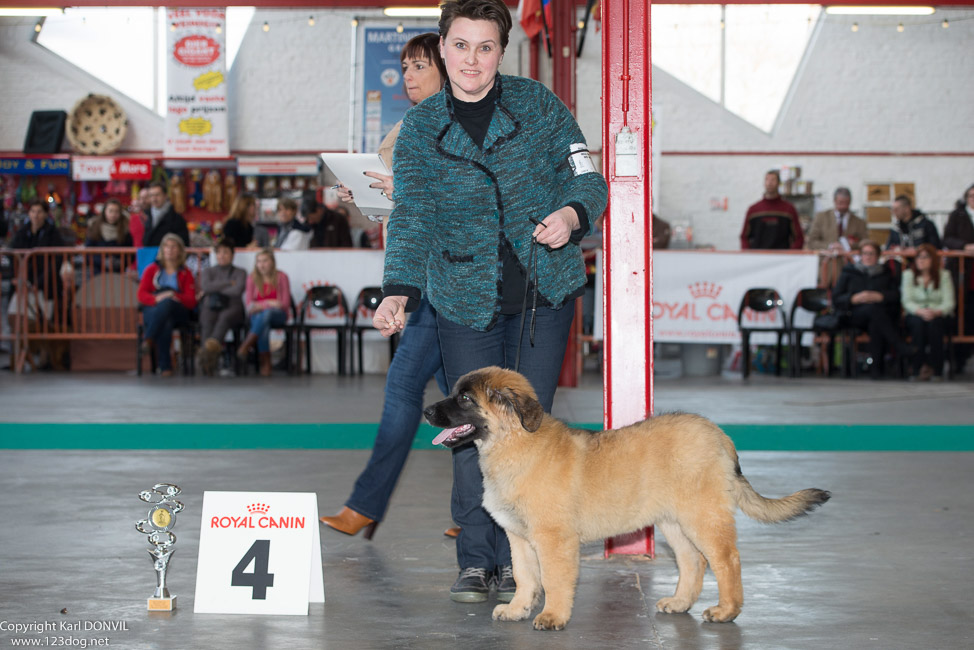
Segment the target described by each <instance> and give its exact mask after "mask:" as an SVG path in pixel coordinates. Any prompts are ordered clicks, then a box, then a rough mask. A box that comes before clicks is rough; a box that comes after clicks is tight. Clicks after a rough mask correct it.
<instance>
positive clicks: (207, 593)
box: [193, 492, 325, 616]
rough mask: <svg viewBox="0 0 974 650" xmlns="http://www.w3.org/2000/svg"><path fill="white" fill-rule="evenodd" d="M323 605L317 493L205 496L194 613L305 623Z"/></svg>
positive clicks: (229, 493)
mask: <svg viewBox="0 0 974 650" xmlns="http://www.w3.org/2000/svg"><path fill="white" fill-rule="evenodd" d="M323 602H325V586H324V580H323V576H322V563H321V538H320V536H319V531H318V500H317V497H316V496H315V495H314V494H313V493H310V492H308V493H298V492H204V493H203V508H202V521H201V526H200V550H199V563H198V564H197V571H196V600H195V603H194V607H193V611H194V612H195V613H197V614H200V613H203V614H293V615H300V616H306V615H307V614H308V603H323Z"/></svg>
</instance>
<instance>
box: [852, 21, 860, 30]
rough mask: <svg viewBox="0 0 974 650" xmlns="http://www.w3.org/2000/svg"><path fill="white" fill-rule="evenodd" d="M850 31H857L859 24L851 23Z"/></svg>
mask: <svg viewBox="0 0 974 650" xmlns="http://www.w3.org/2000/svg"><path fill="white" fill-rule="evenodd" d="M852 31H854V32H858V31H859V23H852Z"/></svg>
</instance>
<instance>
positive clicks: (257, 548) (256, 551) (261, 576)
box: [230, 539, 274, 600]
mask: <svg viewBox="0 0 974 650" xmlns="http://www.w3.org/2000/svg"><path fill="white" fill-rule="evenodd" d="M270 552H271V540H269V539H258V540H257V541H255V542H254V543H253V545H252V546H251V547H250V550H249V551H247V553H246V554H244V556H243V557H242V558H240V561H239V562H238V563H237V566H236V567H235V568H234V570H233V578H232V579H231V580H230V586H231V587H252V588H253V590H254V592H253V595H252V596H251V598H252V599H253V600H266V599H267V588H268V587H273V586H274V574H273V573H268V572H267V556H268V555H270ZM251 562H252V563H253V564H254V570H253V572H251V573H247V567H249V566H250V564H251Z"/></svg>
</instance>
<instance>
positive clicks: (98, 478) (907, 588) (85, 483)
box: [0, 373, 974, 650]
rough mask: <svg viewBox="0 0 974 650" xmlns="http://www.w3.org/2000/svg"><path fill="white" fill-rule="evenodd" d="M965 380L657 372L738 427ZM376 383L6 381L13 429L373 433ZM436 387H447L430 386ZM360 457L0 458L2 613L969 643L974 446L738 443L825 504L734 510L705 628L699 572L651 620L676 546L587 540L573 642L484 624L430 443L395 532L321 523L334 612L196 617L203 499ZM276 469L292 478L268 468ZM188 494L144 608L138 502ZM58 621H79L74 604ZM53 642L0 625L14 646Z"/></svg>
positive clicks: (183, 641) (374, 634) (839, 419)
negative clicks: (317, 428) (158, 587)
mask: <svg viewBox="0 0 974 650" xmlns="http://www.w3.org/2000/svg"><path fill="white" fill-rule="evenodd" d="M972 389H974V382H971V381H970V380H969V378H968V377H965V378H964V380H962V381H960V382H957V383H951V384H940V385H933V384H928V385H915V384H906V383H899V382H878V383H877V382H870V381H865V380H862V381H846V380H838V379H830V380H825V379H815V378H808V379H802V380H775V379H774V378H770V377H755V378H754V379H752V380H751V381H750V382H749V384H744V383H743V382H741V381H740V380H738V379H736V378H729V377H728V378H723V377H714V378H707V379H676V378H665V377H661V378H660V379H659V381H658V383H657V390H656V405H657V408H658V409H660V410H667V411H668V410H687V411H694V412H700V413H702V414H704V415H707V416H709V417H712V418H714V419H716V420H718V421H720V422H725V423H747V422H753V423H788V422H818V423H832V422H834V423H850V424H855V423H884V422H885V423H904V422H905V423H923V424H970V423H971V422H972V421H974V418H972V417H971V413H972V407H971V397H972ZM381 393H382V380H381V378H379V377H373V376H367V377H352V378H336V377H318V376H316V377H310V378H308V377H300V378H287V377H283V376H281V377H275V378H274V379H273V380H272V381H263V380H259V379H258V378H254V377H251V378H241V379H212V380H204V379H203V378H199V377H197V378H185V379H184V378H177V379H174V380H168V381H167V380H161V379H158V378H153V377H145V378H142V379H136V378H134V377H125V376H119V375H109V374H105V375H95V374H92V375H85V376H77V375H57V374H36V375H25V376H22V377H14V376H12V375H10V374H9V373H0V426H3V424H2V422H4V421H6V422H52V423H57V422H90V421H95V422H109V421H114V422H126V421H128V422H151V421H156V422H158V421H162V422H186V421H196V420H203V421H233V422H261V421H269V422H286V421H291V422H321V421H337V422H355V421H359V422H371V421H375V420H376V419H377V417H378V416H377V414H378V405H379V404H380V402H381ZM430 394H431V395H432V394H433V393H430ZM554 412H555V414H556V415H558V416H559V417H562V418H563V419H567V420H572V421H596V420H599V419H601V392H600V385H599V379H598V376H597V375H594V374H589V375H586V377H585V378H584V381H583V386H582V387H581V388H578V389H562V390H560V391H559V394H558V396H557V398H556V405H555V409H554ZM367 458H368V452H366V451H346V450H340V451H335V450H295V451H247V450H239V451H170V452H144V451H143V452H139V451H70V450H58V451H9V450H8V451H2V452H0V490H2V491H3V493H4V494H5V498H3V499H0V522H2V525H0V622H6V623H30V622H46V621H52V622H55V623H60V622H61V621H68V622H76V621H96V620H97V621H103V620H111V621H124V622H125V624H126V626H127V628H128V629H127V630H125V631H117V632H108V633H106V632H58V633H57V634H59V635H61V636H64V637H71V640H69V643H73V644H74V647H80V641H81V639H84V638H95V637H109V639H110V647H119V648H230V647H234V648H238V647H245V648H279V647H287V648H292V649H297V648H342V649H344V648H453V647H461V646H463V647H476V648H504V649H507V648H522V647H523V648H532V649H533V648H558V649H561V648H586V649H588V648H721V649H725V648H726V649H732V648H769V649H778V648H796V649H799V648H801V649H805V648H808V649H815V650H820V649H821V648H829V647H832V648H842V649H844V648H870V649H874V648H875V649H887V648H904V649H907V648H909V649H913V648H944V649H954V648H962V647H974V627H972V625H971V624H972V617H971V613H970V604H969V599H970V596H971V594H972V593H974V592H972V588H971V584H974V558H972V555H974V550H972V538H974V516H972V510H974V491H972V490H971V487H972V484H974V479H972V470H974V454H971V453H902V452H901V453H851V452H846V453H810V452H804V453H798V452H742V454H741V463H742V467H743V469H744V472H745V474H746V475H747V477H748V478H749V479H750V481H751V483H752V484H753V485H754V486H755V488H756V489H757V490H758V491H760V492H761V493H763V494H765V495H768V496H780V495H783V494H786V493H790V492H792V491H794V490H797V489H800V488H805V487H819V488H823V489H828V490H831V491H832V493H833V499H832V501H830V502H829V503H827V504H826V505H825V506H823V507H822V508H821V509H820V510H818V511H816V512H815V513H813V514H812V515H811V516H809V517H806V518H804V519H801V520H799V521H795V522H791V523H787V524H780V525H776V526H766V525H761V524H757V523H754V522H752V521H750V520H748V519H746V518H745V517H743V515H739V517H738V522H739V547H740V552H741V559H742V565H743V569H742V572H743V580H744V594H745V605H744V610H743V613H742V614H741V616H740V617H739V618H738V619H737V621H736V622H735V623H732V624H726V625H716V624H709V623H704V622H702V620H701V618H700V615H701V612H702V611H703V610H704V609H705V608H706V607H708V606H710V605H711V604H713V603H715V602H716V598H717V590H716V583H715V582H714V580H713V577H712V575H711V574H709V573H708V574H707V579H706V580H705V584H704V592H703V594H702V596H701V598H700V600H699V602H698V603H697V605H695V606H694V607H693V609H691V611H690V613H689V614H687V615H668V614H657V613H656V611H655V608H654V603H655V601H656V600H657V599H658V598H661V597H663V596H668V595H671V594H672V591H673V589H674V588H675V585H676V578H677V573H676V566H675V563H674V561H673V558H672V555H671V553H670V551H669V548H668V547H667V545H666V544H665V541H664V540H663V538H662V537H659V538H658V544H657V552H658V554H657V557H656V559H655V560H651V561H650V560H646V559H643V558H624V557H615V558H612V559H610V560H608V561H606V560H603V559H602V557H601V545H597V544H596V545H589V546H587V547H586V548H585V549H584V553H583V554H584V558H583V562H582V570H581V574H580V579H579V586H578V594H577V598H576V604H575V609H574V615H573V618H572V620H571V622H570V623H569V626H568V628H567V629H566V630H565V631H563V632H548V633H542V632H536V631H534V630H533V629H532V628H531V625H530V623H529V622H520V623H499V622H494V621H492V620H491V618H490V612H491V610H492V609H493V606H494V602H493V601H491V602H489V603H486V604H477V605H461V604H456V603H452V602H450V600H449V598H448V593H447V592H448V588H449V586H450V584H451V583H452V581H453V579H454V578H455V575H456V562H455V551H454V543H453V542H452V541H451V540H449V539H447V538H445V537H443V536H442V530H443V529H444V528H445V527H447V526H449V525H451V522H450V519H449V494H450V471H451V470H450V459H449V454H448V453H446V452H444V451H416V452H413V454H412V456H411V457H410V460H409V462H408V463H407V466H406V470H405V472H404V474H403V476H402V479H401V480H400V484H399V488H398V489H397V492H396V494H395V495H394V497H393V502H392V504H391V508H390V511H389V514H388V516H387V518H386V520H385V521H384V522H383V523H382V525H381V526H380V527H379V529H378V531H377V532H376V536H375V539H374V540H373V541H372V542H367V541H365V540H363V539H361V538H360V537H355V538H351V537H346V536H344V535H340V534H338V533H335V532H333V531H330V530H322V531H321V547H322V549H321V550H322V561H323V565H324V578H325V593H326V599H327V602H326V603H325V604H324V605H312V606H311V611H310V615H309V616H308V617H246V618H245V617H241V616H222V615H194V614H193V611H192V608H193V592H194V589H195V576H196V555H197V550H198V544H199V529H200V516H199V512H200V507H201V502H202V493H203V491H204V490H268V491H298V492H315V493H316V494H317V496H318V503H319V507H320V508H321V510H322V512H323V513H330V512H332V511H337V509H338V508H339V507H340V506H341V504H342V503H343V501H344V499H345V498H346V497H347V495H348V492H349V491H350V489H351V486H352V483H353V482H354V480H355V478H356V476H357V474H358V472H359V471H360V470H361V468H362V467H363V466H364V465H365V462H366V460H367ZM268 468H277V469H283V470H284V471H277V472H269V471H267V470H268ZM163 480H165V481H172V482H175V483H177V484H179V485H180V486H181V487H182V488H183V496H182V500H183V501H184V502H185V504H186V511H185V512H184V513H183V514H182V515H181V516H180V519H179V523H178V525H177V528H176V533H177V534H178V536H179V542H178V543H177V546H176V548H177V552H176V555H175V557H174V559H173V563H172V568H171V571H170V580H169V582H170V587H171V589H172V590H173V592H174V593H176V594H178V596H179V609H178V610H177V612H176V613H174V614H171V615H170V614H148V613H147V612H146V611H145V600H144V599H145V598H146V596H148V595H149V594H150V593H151V591H152V589H153V587H154V572H153V570H152V566H151V562H150V561H149V558H148V555H147V554H146V552H145V548H146V544H145V540H144V537H143V536H142V535H140V534H139V533H137V532H136V531H135V530H134V528H133V524H134V522H135V521H136V520H137V519H139V518H141V517H142V516H143V515H144V511H145V508H144V507H143V504H142V502H141V501H139V500H138V498H137V494H138V492H139V491H140V490H141V489H144V488H145V487H148V486H150V485H151V484H152V483H154V482H157V481H163ZM62 609H66V610H67V613H65V614H61V613H60V612H61V610H62ZM38 636H45V635H43V634H42V635H38V634H27V635H24V634H20V635H14V634H12V633H11V632H9V631H4V630H0V647H11V641H12V640H13V638H14V637H16V638H24V637H38Z"/></svg>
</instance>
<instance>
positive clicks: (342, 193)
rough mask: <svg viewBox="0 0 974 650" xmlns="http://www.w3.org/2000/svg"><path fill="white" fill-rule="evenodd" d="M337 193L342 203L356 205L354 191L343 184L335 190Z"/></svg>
mask: <svg viewBox="0 0 974 650" xmlns="http://www.w3.org/2000/svg"><path fill="white" fill-rule="evenodd" d="M335 192H337V193H338V198H339V199H341V200H342V203H354V202H355V198H354V197H353V196H352V190H350V189H348V188H347V187H345V186H344V185H342V184H341V183H339V184H338V187H336V188H335Z"/></svg>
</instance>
